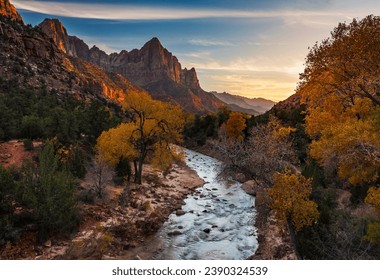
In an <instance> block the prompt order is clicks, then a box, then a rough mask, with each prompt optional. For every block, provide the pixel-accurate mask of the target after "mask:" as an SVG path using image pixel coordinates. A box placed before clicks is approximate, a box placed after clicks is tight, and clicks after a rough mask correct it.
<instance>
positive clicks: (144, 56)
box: [139, 37, 181, 83]
mask: <svg viewBox="0 0 380 280" xmlns="http://www.w3.org/2000/svg"><path fill="white" fill-rule="evenodd" d="M139 58H140V61H141V62H142V63H143V64H144V66H145V67H146V68H147V69H149V71H151V72H152V73H153V72H154V75H153V76H154V78H155V80H157V79H163V78H169V79H170V80H173V81H175V82H176V83H179V82H180V80H181V64H180V63H179V62H178V59H177V58H176V57H175V56H173V55H172V53H171V52H169V51H168V50H167V49H166V48H164V47H163V46H162V45H161V42H160V41H159V40H158V39H157V38H156V37H154V38H152V39H151V40H150V41H148V42H147V43H146V44H145V45H144V46H143V47H142V48H141V50H140V51H139Z"/></svg>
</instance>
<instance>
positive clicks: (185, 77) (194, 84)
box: [181, 67, 200, 88]
mask: <svg viewBox="0 0 380 280" xmlns="http://www.w3.org/2000/svg"><path fill="white" fill-rule="evenodd" d="M181 74H182V75H181V83H182V84H184V85H186V86H188V87H190V88H200V85H199V80H198V77H197V72H196V71H195V69H194V67H193V68H191V69H190V70H187V69H186V68H185V69H183V70H182V73H181Z"/></svg>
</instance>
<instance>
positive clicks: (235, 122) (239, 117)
mask: <svg viewBox="0 0 380 280" xmlns="http://www.w3.org/2000/svg"><path fill="white" fill-rule="evenodd" d="M245 120H246V119H245V118H244V116H243V114H241V113H238V112H231V113H230V115H229V117H228V120H227V121H226V123H225V125H224V129H225V130H226V134H227V137H228V138H229V139H231V140H237V141H243V140H244V129H245V128H246V127H247V124H246V121H245Z"/></svg>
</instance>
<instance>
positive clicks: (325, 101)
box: [298, 16, 380, 185]
mask: <svg viewBox="0 0 380 280" xmlns="http://www.w3.org/2000/svg"><path fill="white" fill-rule="evenodd" d="M375 34H379V35H380V18H379V17H374V16H368V17H366V18H364V19H363V20H361V21H357V20H353V21H352V23H350V24H345V23H341V24H339V25H338V27H337V28H335V30H334V31H333V32H332V35H331V38H328V39H326V40H324V41H322V42H321V43H320V44H316V45H315V46H314V47H313V48H312V49H311V50H310V53H309V54H308V56H307V60H306V68H305V70H304V73H303V74H302V75H301V83H300V85H299V88H298V93H299V94H301V95H302V97H303V101H304V102H305V103H306V104H307V108H308V112H307V113H308V114H307V117H306V132H307V133H308V134H309V135H310V137H311V138H312V140H313V142H312V144H311V146H310V154H311V156H312V157H313V158H315V159H316V160H317V161H318V163H319V164H321V165H322V166H324V165H325V166H326V165H327V164H331V163H332V162H333V163H334V164H335V166H334V168H336V169H337V170H338V174H339V176H340V177H341V178H343V179H346V180H348V181H349V182H350V183H351V184H352V185H359V184H363V183H371V182H375V181H376V180H377V179H378V177H379V170H380V141H379V140H378V139H380V129H379V128H380V126H379V121H378V119H379V117H378V116H379V112H380V83H379V81H380V80H379V77H380V67H379V61H380V37H379V36H377V35H375Z"/></svg>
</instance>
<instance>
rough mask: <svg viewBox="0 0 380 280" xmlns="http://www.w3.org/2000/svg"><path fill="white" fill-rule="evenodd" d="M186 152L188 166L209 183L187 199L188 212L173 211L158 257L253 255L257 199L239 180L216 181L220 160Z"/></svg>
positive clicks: (197, 257)
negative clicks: (246, 191) (255, 204)
mask: <svg viewBox="0 0 380 280" xmlns="http://www.w3.org/2000/svg"><path fill="white" fill-rule="evenodd" d="M185 151H186V160H187V164H188V166H189V167H190V168H192V169H194V170H195V171H196V172H197V173H198V175H199V176H200V177H201V178H203V179H204V180H205V181H206V182H207V183H206V184H205V185H204V186H203V187H201V188H199V189H198V190H197V191H196V193H195V194H194V195H192V196H189V197H188V198H187V199H186V200H185V203H186V204H185V205H184V206H183V207H182V210H183V212H184V213H185V214H184V215H181V216H177V215H176V213H173V214H171V215H170V217H169V219H168V221H167V222H166V223H165V224H164V225H163V227H162V228H161V230H160V231H159V232H158V234H157V237H159V238H163V239H164V247H163V251H162V252H161V253H160V254H159V255H158V256H156V258H157V259H190V260H192V259H196V260H199V259H211V260H212V259H217V260H222V259H245V258H247V257H249V256H250V255H252V254H254V252H255V251H256V249H257V238H256V232H255V228H254V227H253V224H254V217H255V208H254V206H253V205H254V198H253V197H252V196H250V195H248V194H246V193H245V192H244V191H243V190H242V189H241V188H240V183H238V182H235V181H232V182H231V181H229V182H226V181H223V180H222V181H219V180H217V170H218V167H219V166H220V163H219V162H218V161H217V160H216V159H214V158H211V157H208V156H205V155H202V154H199V153H196V152H194V151H191V150H185ZM181 214H183V213H181Z"/></svg>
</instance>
